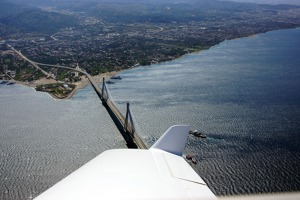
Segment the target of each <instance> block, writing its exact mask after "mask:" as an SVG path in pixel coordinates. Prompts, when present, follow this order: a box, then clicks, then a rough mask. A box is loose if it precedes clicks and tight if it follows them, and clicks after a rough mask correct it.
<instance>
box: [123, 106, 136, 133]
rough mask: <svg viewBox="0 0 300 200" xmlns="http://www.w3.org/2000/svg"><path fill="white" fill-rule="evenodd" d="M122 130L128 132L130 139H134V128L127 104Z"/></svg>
mask: <svg viewBox="0 0 300 200" xmlns="http://www.w3.org/2000/svg"><path fill="white" fill-rule="evenodd" d="M124 129H125V131H126V132H129V133H130V134H131V136H132V137H134V133H135V127H134V123H133V118H132V115H131V111H130V107H129V103H127V110H126V117H125V124H124Z"/></svg>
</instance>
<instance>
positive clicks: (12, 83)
mask: <svg viewBox="0 0 300 200" xmlns="http://www.w3.org/2000/svg"><path fill="white" fill-rule="evenodd" d="M14 84H16V82H9V83H7V85H14Z"/></svg>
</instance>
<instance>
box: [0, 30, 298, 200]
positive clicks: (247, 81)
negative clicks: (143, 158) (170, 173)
mask: <svg viewBox="0 0 300 200" xmlns="http://www.w3.org/2000/svg"><path fill="white" fill-rule="evenodd" d="M299 55H300V29H294V30H281V31H274V32H270V33H266V34H260V35H258V36H256V37H251V38H243V39H237V40H232V41H225V42H223V43H221V44H220V45H217V46H215V47H212V48H211V49H209V50H207V51H203V52H200V53H197V54H192V55H188V56H185V57H183V58H181V59H178V60H175V61H172V62H166V63H163V64H158V65H152V66H146V67H140V68H136V69H132V70H129V71H125V72H123V73H121V74H120V75H121V76H122V78H123V79H122V80H116V81H115V82H116V83H115V84H111V85H108V87H109V90H110V93H111V95H112V98H113V100H114V102H115V103H116V104H117V106H118V107H119V108H120V109H121V110H122V111H123V112H125V107H126V106H125V105H126V102H130V104H131V109H132V113H133V115H134V120H135V122H136V124H137V126H138V127H137V129H138V131H139V133H140V135H141V137H142V138H143V139H144V140H145V141H146V143H147V145H148V146H151V145H152V144H153V142H154V141H155V140H156V139H157V138H158V137H159V136H160V135H161V134H162V133H163V132H164V131H165V130H166V129H167V128H168V127H169V126H171V125H173V124H190V125H191V127H192V128H193V129H201V130H203V131H205V133H206V134H207V136H208V137H207V138H206V139H198V138H195V137H190V138H189V142H188V146H187V149H186V152H185V153H186V154H192V155H194V156H196V157H197V159H198V161H199V162H198V164H197V165H192V166H193V168H194V169H195V170H196V171H197V172H198V174H199V175H201V177H202V178H203V179H204V180H205V181H206V182H207V183H208V184H209V186H210V188H211V189H212V190H213V192H214V193H215V194H217V195H229V194H246V193H262V192H263V193H265V192H279V191H299V190H300V181H299V180H300V172H299V170H298V169H299V164H300V144H299V143H300V138H299V132H300V131H299V127H300V90H299V88H300V66H299V63H300V57H299ZM97 98H98V97H97V96H96V95H95V94H94V92H93V90H92V87H90V86H89V87H87V88H85V89H83V90H80V91H78V92H77V93H76V95H75V96H74V97H73V99H71V100H53V99H52V98H51V97H49V96H48V95H47V94H44V93H39V92H35V91H34V90H33V89H31V88H27V87H23V86H18V85H12V86H7V85H0V100H1V104H0V111H1V113H0V130H1V133H0V154H1V157H0V199H29V198H31V197H34V196H36V195H38V194H39V193H41V192H42V191H44V190H45V189H47V188H48V187H50V186H51V185H53V184H54V183H56V182H57V181H58V180H60V179H61V178H63V177H65V176H66V175H68V174H69V173H71V172H72V171H74V170H75V169H77V168H78V167H80V166H81V165H82V164H84V163H86V162H87V161H88V160H90V159H92V158H93V157H95V156H96V155H98V154H99V153H101V152H103V151H104V150H106V149H111V148H125V147H126V145H125V142H124V141H123V139H122V137H121V136H120V134H119V133H118V131H117V129H116V128H115V127H114V125H113V122H112V121H111V119H110V118H109V116H108V114H107V113H106V110H105V109H104V108H103V107H102V105H101V103H100V102H99V100H98V99H97Z"/></svg>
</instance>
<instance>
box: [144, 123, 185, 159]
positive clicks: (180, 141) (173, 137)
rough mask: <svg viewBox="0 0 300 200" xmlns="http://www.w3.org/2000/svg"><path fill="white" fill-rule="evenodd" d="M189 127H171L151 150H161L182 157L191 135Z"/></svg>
mask: <svg viewBox="0 0 300 200" xmlns="http://www.w3.org/2000/svg"><path fill="white" fill-rule="evenodd" d="M189 130H190V126H189V125H174V126H171V127H170V128H169V129H168V130H167V131H166V132H165V133H164V134H163V135H162V136H161V137H160V138H159V139H158V140H157V141H156V142H155V143H154V144H153V145H152V146H151V148H150V149H160V150H163V151H166V152H169V153H172V154H175V155H178V156H182V154H183V150H184V148H185V145H186V142H187V137H188V134H189Z"/></svg>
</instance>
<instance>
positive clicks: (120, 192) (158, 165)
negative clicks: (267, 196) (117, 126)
mask: <svg viewBox="0 0 300 200" xmlns="http://www.w3.org/2000/svg"><path fill="white" fill-rule="evenodd" d="M188 132H189V126H185V125H177V126H172V127H171V128H169V129H168V130H167V131H166V132H165V133H164V134H163V135H162V136H161V138H160V139H159V140H158V141H157V142H156V143H155V144H154V145H153V146H152V147H151V148H150V149H149V150H138V149H115V150H108V151H105V152H104V153H102V154H100V155H99V156H97V157H96V158H94V159H93V160H91V161H90V162H88V163H87V164H85V165H84V166H82V167H81V168H79V169H78V170H76V171H75V172H73V173H72V174H71V175H69V176H68V177H66V178H65V179H63V180H62V181H60V182H59V183H57V184H56V185H54V186H53V187H52V188H50V189H48V190H47V191H45V192H44V193H42V194H41V195H40V196H38V197H37V198H36V200H46V199H51V200H52V199H64V200H68V199H72V200H76V199H91V200H93V199H132V200H133V199H174V200H176V199H215V198H216V197H215V195H214V194H213V193H212V192H211V190H210V189H209V188H208V186H207V185H206V183H205V182H204V181H203V180H202V178H201V177H200V176H199V175H198V174H197V173H196V172H195V171H194V170H193V169H192V168H191V167H190V165H189V164H188V163H187V162H186V161H185V160H184V158H183V157H182V153H183V149H184V147H185V144H186V141H187V137H188Z"/></svg>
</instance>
